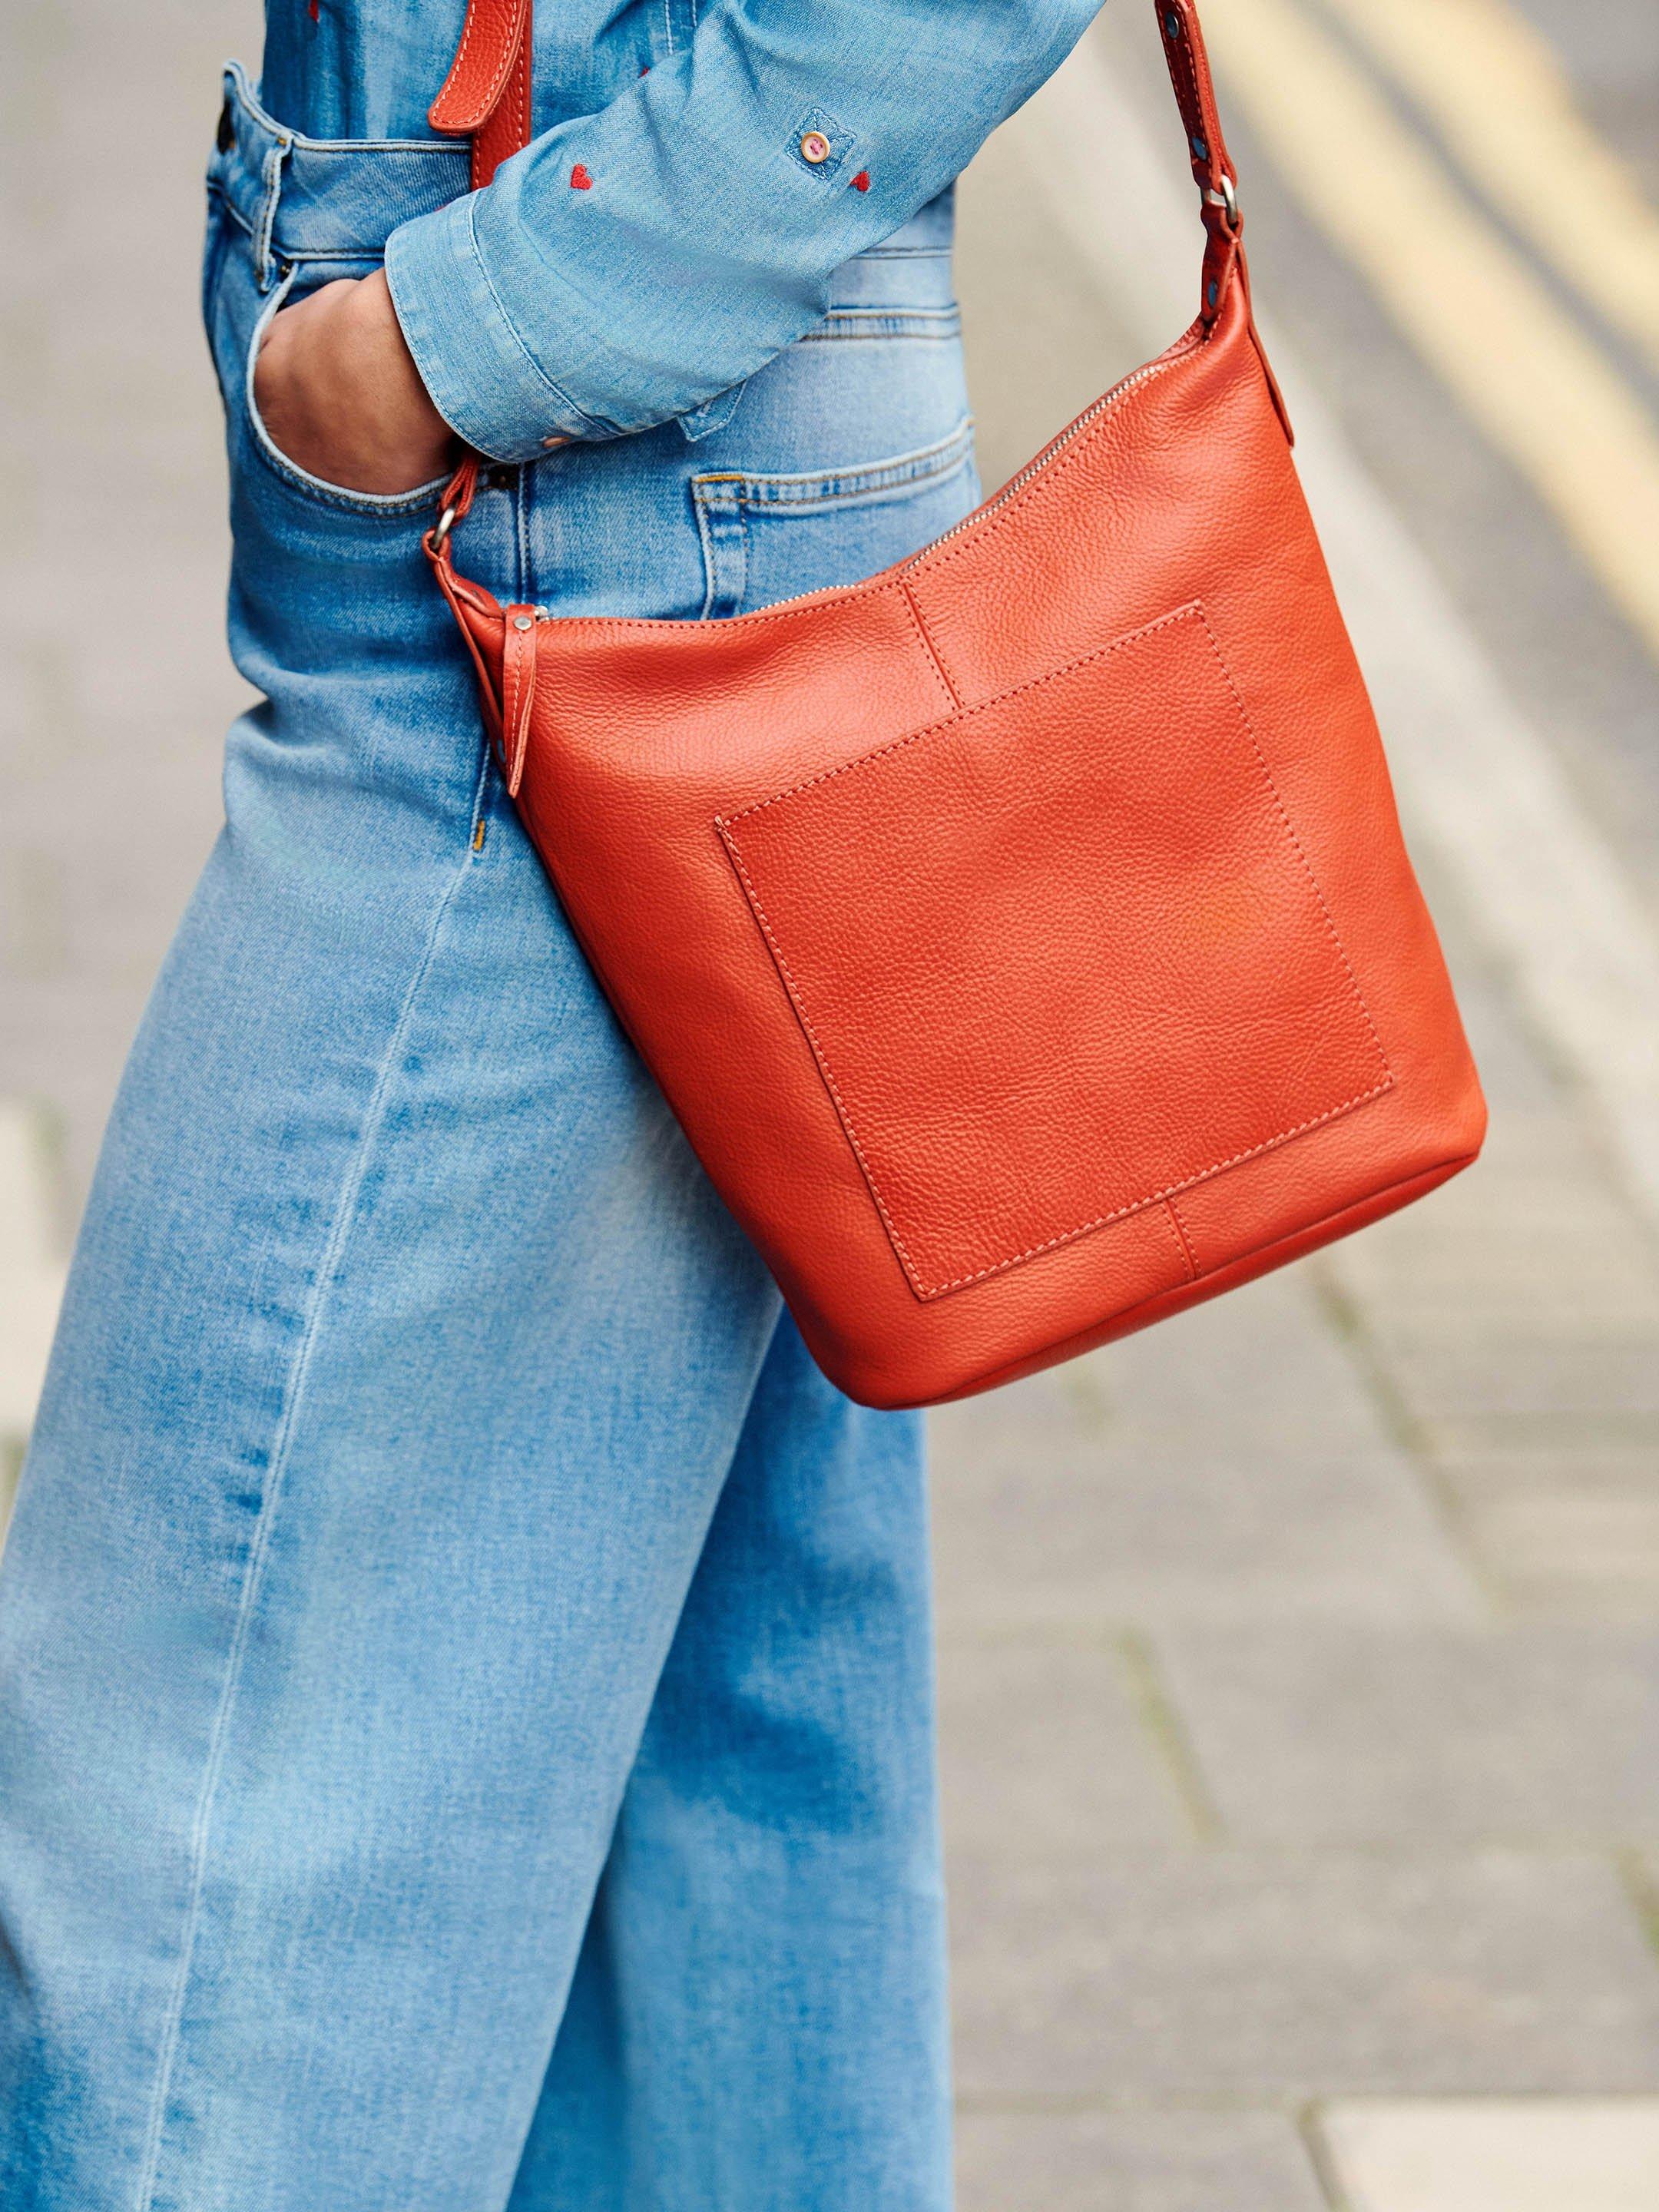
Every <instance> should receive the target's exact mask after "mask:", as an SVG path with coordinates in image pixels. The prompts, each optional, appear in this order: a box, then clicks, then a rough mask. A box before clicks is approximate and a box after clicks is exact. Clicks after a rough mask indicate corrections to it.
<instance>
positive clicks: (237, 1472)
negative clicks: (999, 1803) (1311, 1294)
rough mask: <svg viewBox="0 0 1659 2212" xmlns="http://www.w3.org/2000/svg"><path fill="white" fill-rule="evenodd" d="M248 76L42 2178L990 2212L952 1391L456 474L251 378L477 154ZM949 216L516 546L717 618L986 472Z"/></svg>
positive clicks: (229, 189) (515, 530) (2, 1596)
mask: <svg viewBox="0 0 1659 2212" xmlns="http://www.w3.org/2000/svg"><path fill="white" fill-rule="evenodd" d="M221 136H222V139H223V140H226V141H228V143H225V144H223V145H222V149H221V151H220V154H219V155H218V157H217V159H216V162H215V165H214V170H213V190H212V194H211V222H210V239H209V248H208V254H207V262H206V283H205V301H206V307H207V313H208V320H209V325H210V333H211V337H212V343H213V349H214V354H215V358H216V362H217V364H218V368H219V372H220V376H221V380H222V386H223V388H224V392H225V398H226V403H227V412H228V422H229V445H230V462H231V485H232V507H233V515H234V534H235V556H234V574H233V579H232V584H231V638H232V643H233V647H234V652H235V655H236V658H237V660H238V663H239V665H240V667H241V668H242V669H243V671H245V672H246V675H247V676H248V678H250V679H251V680H252V683H253V684H255V685H256V686H257V687H258V690H259V691H260V692H261V693H262V694H263V699H262V702H261V703H260V704H259V705H258V706H257V707H255V708H253V709H252V711H251V712H250V713H248V714H246V715H245V716H244V717H243V718H242V720H240V722H239V723H238V724H237V726H236V727H235V728H234V731H233V732H232V734H231V738H230V743H229V750H228V759H227V764H226V771H225V811H226V827H225V829H224V833H223V835H222V837H221V839H220V841H219V842H218V845H217V847H216V850H215V852H214V854H213V855H212V858H211V860H210V862H209V864H208V867H207V870H206V872H205V874H204V878H203V879H202V882H201V884H200V886H199V888H198V890H197V893H196V895H195V897H194V899H193V901H192V902H191V907H190V908H189V911H188V913H187V915H186V916H185V921H184V923H183V926H182V927H181V930H180V932H179V938H178V940H177V943H176V944H175V945H174V947H173V951H172V953H171V955H170V957H169V958H168V960H167V965H166V968H165V969H164V971H163V974H162V976H161V981H160V983H159V985H158V987H157V989H156V992H155V998H154V1000H153V1001H152V1004H151V1006H150V1008H149V1012H148V1014H147V1016H146V1018H145V1020H144V1024H143V1029H142V1030H141V1032H140V1035H139V1037H138V1040H137V1045H136V1047H135V1048H134V1051H133V1055H132V1059H131V1065H130V1066H129V1069H128V1072H127V1075H126V1078H125V1083H124V1085H123V1087H122V1090H121V1093H120V1097H119V1100H118V1104H117V1107H116V1109H115V1114H114V1118H113V1120H112V1123H111V1126H110V1129H109V1133H108V1137H107V1139H106V1146H105V1150H104V1155H103V1159H102V1163H101V1164H100V1169H99V1172H98V1176H97V1180H96V1184H95V1188H94V1193H93V1197H92V1201H91V1205H90V1208H89V1211H88V1216H87V1220H86V1225H85V1227H84V1229H83V1231H82V1237H81V1243H80V1249H79V1251H78V1253H77V1255H76V1261H75V1266H74V1269H73V1273H72V1276H71V1279H70V1288H69V1295H68V1300H67V1304H66V1305H65V1309H64V1320H63V1325H62V1328H61V1331H60V1334H59V1337H58V1346H57V1350H56V1352H55V1354H54V1357H53V1361H52V1371H51V1376H50V1378H49V1381H48V1383H47V1388H46V1401H45V1404H44V1407H43V1409H42V1412H41V1414H40V1424H39V1428H38V1431H37V1434H36V1437H35V1441H34V1446H33V1452H32V1455H31V1457H30V1461H29V1463H28V1466H27V1471H26V1474H25V1479H24V1483H23V1486H22V1492H21V1499H20V1503H19V1505H18V1509H17V1515H16V1520H15V1528H14V1532H13V1534H12V1537H11V1541H10V1544H9V1549H8V1551H7V1553H6V1557H5V1561H4V1570H3V1577H0V2203H3V2205H4V2207H5V2212H508V2208H510V2212H832V2208H833V2212H939V2208H940V2207H943V2206H944V2205H945V2204H946V2203H947V2202H948V2197H949V2181H948V2160H947V2152H946V2144H947V2120H946V2091H947V2081H946V2058H945V2023H944V1988H943V1979H944V1977H943V1964H942V1949H943V1947H942V1897H941V1885H940V1878H939V1855H938V1833H937V1827H938V1823H937V1810H936V1798H935V1786H934V1775H933V1723H932V1680H931V1666H932V1662H931V1656H930V1629H929V1616H928V1594H927V1549H926V1528H925V1511H924V1499H923V1486H922V1474H921V1454H920V1432H919V1428H918V1425H917V1423H916V1422H915V1419H914V1418H913V1417H910V1416H903V1415H894V1414H880V1413H869V1412H865V1411H862V1410H860V1408H858V1407H854V1406H853V1405H851V1404H850V1403H849V1402H848V1401H847V1400H845V1399H844V1398H842V1396H840V1395H838V1393H837V1392H836V1391H835V1390H834V1389H831V1388H830V1387H829V1384H828V1383H825V1382H824V1381H823V1379H822V1377H821V1376H819V1375H818V1374H817V1371H816V1370H815V1369H814V1368H813V1366H812V1365H811V1362H810V1361H809V1359H808V1358H806V1356H805V1352H803V1350H802V1347H801V1345H800V1342H799V1338H798V1337H797V1335H796V1334H795V1332H794V1330H793V1327H792V1326H791V1325H790V1323H789V1322H788V1321H787V1318H781V1316H780V1307H779V1302H778V1299H777V1297H776V1294H775V1291H774V1289H773V1287H772V1285H771V1283H770V1281H769V1278H768V1276H767V1275H766V1273H765V1271H764V1270H763V1267H762V1266H761V1264H760V1262H759V1261H758V1260H757V1258H756V1257H755V1255H754V1254H753V1253H752V1251H751V1250H750V1249H749V1247H748V1245H747V1244H746V1243H745V1241H744V1238H743V1237H742V1236H741V1235H740V1234H739V1233H738V1231H737V1229H736V1228H735V1227H734V1225H733V1224H732V1221H731V1220H730V1218H728V1216H727V1215H726V1212H724V1210H723V1208H722V1207H721V1206H720V1202H719V1200H717V1199H716V1198H715V1196H714V1193H713V1191H712V1190H711V1188H710V1187H709V1186H708V1182H706V1181H705V1179H704V1177H703V1176H702V1171H701V1170H700V1169H699V1168H698V1167H697V1165H696V1162H695V1161H694V1160H693V1158H692V1157H691V1155H690V1152H689V1151H688V1149H687V1147H686V1145H685V1143H684V1139H683V1138H682V1137H681V1135H680V1133H679V1131H678V1127H676V1125H675V1123H674V1121H672V1119H671V1116H670V1115H669V1114H668V1112H667V1110H666V1109H665V1106H664V1105H663V1103H662V1101H661V1099H660V1098H659V1096H658V1094H657V1091H655V1089H654V1087H653V1085H652V1083H651V1082H650V1080H649V1079H648V1078H647V1075H646V1074H645V1073H644V1071H643V1070H642V1068H641V1065H640V1063H639V1061H638V1060H636V1059H635V1057H634V1055H633V1054H632V1052H631V1051H630V1049H629V1047H628V1046H627V1044H626V1043H625V1042H623V1038H622V1036H620V1035H619V1033H618V1030H617V1026H616V1024H615V1023H614V1022H613V1020H612V1018H611V1014H610V1012H609V1011H608V1009H607V1007H606V1006H605V1001H604V1000H603V999H602V998H601V997H600V995H599V991H598V990H597V988H596V987H595V986H594V983H593V981H592V977H591V976H590V975H589V974H588V971H587V969H586V967H585V965H584V964H583V962H582V960H581V957H580V955H579V953H578V952H577V951H576V949H575V947H574V944H573V942H572V940H571V938H570V935H569V933H568V930H567V929H566V927H565V925H564V922H563V921H562V917H561V915H560V912H559V909H558V908H557V906H556V903H555V902H554V900H553V898H552V896H551V895H550V891H549V889H548V886H547V884H546V882H545V880H544V878H543V876H542V874H541V872H540V870H539V867H538V864H537V862H536V860H535V858H534V856H533V854H532V852H531V850H530V848H529V847H528V845H527V844H526V841H525V839H524V837H523V836H522V835H521V833H520V829H519V827H518V824H517V822H516V820H515V818H514V816H513V811H512V810H511V807H510V806H509V805H508V804H507V799H506V797H505V795H504V793H503V792H502V790H501V785H500V783H499V781H498V779H497V776H496V774H495V769H494V767H493V765H492V763H491V761H490V759H489V755H488V752H487V749H486V745H485V742H484V739H483V735H482V732H481V728H480V724H479V718H478V714H477V706H476V703H475V700H474V696H473V690H472V679H471V673H470V671H469V668H468V665H467V663H466V660H465V655H464V653H463V650H462V648H461V647H460V645H459V639H458V636H457V634H456V633H455V631H454V629H453V624H452V622H451V618H450V617H449V615H448V614H447V611H446V610H445V608H444V606H443V605H442V603H441V600H440V599H439V597H438V594H437V592H436V591H435V589H434V588H433V586H432V584H431V582H430V581H429V580H428V575H427V574H426V570H425V563H424V562H423V560H422V556H421V553H420V550H419V538H420V533H421V531H422V527H423V526H425V524H426V523H427V521H428V520H429V519H430V516H431V514H432V513H433V508H434V502H433V500H432V498H431V497H430V496H429V495H411V496H410V497H408V498H396V499H377V498H369V497H363V496H358V495H353V494H349V493H344V492H340V491H337V490H335V489H331V488H329V487H328V486H326V485H324V484H321V483H318V482H316V481H315V480H313V479H312V478H309V477H307V476H305V475H304V474H302V473H301V471H298V470H296V469H295V468H294V467H292V466H290V465H289V463H288V462H286V461H285V460H284V459H282V457H281V456H280V455H279V454H278V453H276V451H275V450H274V449H273V448H272V447H271V446H270V443H269V442H268V441H267V440H266V439H265V437H264V434H263V431H262V429H261V428H260V425H259V424H258V422H257V421H256V420H255V419H254V418H253V416H252V414H251V412H250V408H249V402H248V391H247V368H248V364H249V361H250V358H251V355H252V348H253V346H254V344H255V342H256V337H257V332H258V325H259V322H260V319H261V318H263V317H264V316H267V315H269V314H270V313H272V312H273V311H274V310H275V308H276V306H277V305H278V304H279V302H281V301H283V300H284V299H291V298H293V297H294V296H295V294H296V292H299V291H301V290H303V289H306V288H307V287H310V286H313V285H315V284H317V283H319V282H322V281H324V280H325V279H326V278H327V277H330V276H337V275H341V274H350V275H356V274H361V273H362V272H363V271H364V270H367V269H369V268H371V267H372V266H373V265H374V259H375V256H376V254H377V252H378V251H379V249H380V245H381V244H382V243H383V241H384V239H385V237H386V234H387V232H388V230H389V229H390V228H392V226H393V225H395V223H396V222H398V221H400V220H403V219H404V218H405V217H406V216H408V215H409V214H410V213H411V212H413V211H416V210H418V209H420V208H421V207H422V206H426V205H436V204H440V203H441V200H442V199H443V198H444V197H446V196H447V194H448V193H450V192H452V191H454V190H456V189H458V187H459V181H460V180H459V175H458V172H457V167H456V157H455V156H454V155H452V154H451V153H449V152H448V151H447V149H427V150H421V149H401V150H400V149H397V148H392V147H386V148H377V147H372V146H356V147H346V148H341V147H336V148H333V149H328V148H324V147H320V146H313V145H312V144H310V143H307V142H305V141H299V142H293V143H289V144H288V145H287V147H286V149H283V145H282V143H281V141H280V140H279V138H278V137H277V135H276V133H275V131H273V129H272V127H271V126H270V125H269V123H268V122H267V121H266V120H264V119H263V118H261V116H260V115H259V113H258V111H257V108H256V107H255V106H253V105H252V100H251V98H250V97H249V95H247V94H246V91H245V90H244V89H241V88H237V90H236V98H235V100H234V102H233V106H232V108H231V111H230V113H229V118H228V125H227V126H225V127H224V128H223V129H222V133H221ZM462 166H463V167H464V162H463V164H462ZM948 246H949V210H948V207H947V206H945V205H944V204H935V205H934V206H933V208H931V209H929V210H927V211H925V213H924V214H923V216H921V217H918V218H917V220H916V222H915V223H914V224H913V225H911V226H910V227H909V228H908V230H907V231H906V232H904V233H902V234H900V235H899V236H898V237H897V238H896V239H895V240H893V241H892V242H891V244H890V246H889V247H887V248H885V249H884V250H883V251H881V252H877V253H874V254H871V255H867V256H865V257H863V258H860V260H859V261H858V262H857V263H855V264H853V265H852V266H850V267H849V268H848V270H846V271H845V272H844V275H843V276H842V279H840V280H838V283H837V288H836V308H835V312H834V313H833V314H832V316H831V318H830V319H829V323H828V324H826V325H825V326H824V327H823V329H822V330H821V331H817V332H815V333H814V334H813V336H812V337H811V338H809V339H808V340H806V341H804V342H803V343H800V344H799V345H797V346H795V347H794V348H793V349H791V350H790V351H789V352H788V353H787V354H786V355H784V356H781V357H780V358H778V359H777V360H776V361H775V362H773V363H772V364H770V365H769V367H768V368H765V369H764V370H763V371H762V372H761V373H760V374H758V375H757V376H756V377H754V378H753V379H752V380H750V382H749V384H748V385H747V386H746V387H745V388H744V390H742V391H741V392H737V393H732V394H729V395H726V396H725V397H724V398H722V399H721V400H720V401H719V402H716V403H714V405H713V406H712V407H709V408H706V409H704V410H702V412H701V414H700V415H699V416H697V417H694V418H693V419H691V420H690V422H686V423H684V424H682V423H679V422H671V423H668V424H666V425H665V426H664V427H663V428H659V429H658V430H655V431H653V432H650V433H647V434H645V435H641V436H639V437H637V438H634V439H627V440H622V441H617V442H614V443H609V444H606V445H604V446H601V447H592V448H586V449H584V448H580V447H578V448H574V449H571V450H568V451H567V452H564V453H558V454H556V455H553V456H550V458H549V459H547V460H545V461H544V462H541V463H539V464H537V465H534V466H532V467H529V468H526V469H525V470H522V471H520V470H519V469H516V468H514V469H508V470H502V471H495V472H494V473H492V474H491V476H490V477H489V480H488V483H487V486H486V489H484V490H483V494H482V495H481V497H480V499H479V501H478V502H477V507H475V509H474V511H473V513H472V515H471V518H470V519H469V520H468V521H467V522H466V523H465V526H463V529H462V531H461V532H460V534H459V556H460V561H461V564H462V566H463V567H464V568H465V570H466V571H467V572H468V573H469V574H472V575H475V576H477V577H478V578H480V579H481V580H483V581H484V582H486V583H487V584H489V586H491V587H492V588H493V589H494V590H495V591H496V592H499V593H501V595H502V597H504V598H513V599H542V600H545V601H546V602H547V603H548V604H549V605H550V606H552V607H553V608H554V609H555V610H556V611H558V612H560V613H575V612H580V611H604V612H626V613H641V614H650V615H656V616H673V617H692V618H695V617H699V616H710V617H713V616H720V615H728V614H732V613H736V612H738V611H740V610H742V609H744V608H750V607H754V606H757V605H763V604H764V603H765V602H766V601H768V600H769V599H776V598H778V597H780V596H782V595H785V594H787V593H790V592H797V591H804V590H807V589H811V588H813V587H815V586H819V585H823V584H829V583H832V582H836V581H841V580H848V579H851V578H854V577H858V576H860V575H863V574H866V573H867V572H869V571H872V570H874V569H876V568H879V567H881V566H883V565H884V564H885V563H886V562H890V561H891V560H894V559H896V557H898V556H901V555H902V554H904V553H906V552H908V550H911V549H912V548H914V547H915V546H917V545H919V544H921V543H922V542H923V541H925V540H926V539H927V538H930V537H932V536H933V535H935V534H936V533H937V532H939V531H940V530H942V529H944V528H945V527H946V526H948V525H950V524H951V522H953V521H954V520H956V519H957V517H958V516H959V515H960V514H962V513H963V512H965V511H966V509H967V508H968V507H969V505H970V504H971V503H972V501H973V500H974V499H975V496H976V492H975V482H974V475H973V465H972V459H971V455H970V450H969V435H968V431H967V428H966V424H965V408H964V400H963V383H962V374H961V365H960V360H959V356H958V349H957V343H956V322H955V312H954V308H953V307H952V305H951V286H950V273H949V258H948ZM112 635H113V638H114V643H113V646H112V649H113V650H116V651H118V650H119V637H118V631H117V632H115V633H113V634H112ZM721 1048H722V1046H721V1040H720V1037H718V1036H711V1037H710V1038H709V1040H708V1049H709V1051H710V1052H711V1053H719V1052H720V1050H721ZM733 1075H734V1078H735V1079H738V1080H740V1079H741V1070H734V1071H733Z"/></svg>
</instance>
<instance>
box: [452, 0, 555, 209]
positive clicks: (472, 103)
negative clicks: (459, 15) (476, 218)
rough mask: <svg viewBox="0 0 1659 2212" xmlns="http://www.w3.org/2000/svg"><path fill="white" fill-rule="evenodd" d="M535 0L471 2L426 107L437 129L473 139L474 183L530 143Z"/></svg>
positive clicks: (477, 186) (485, 180)
mask: <svg viewBox="0 0 1659 2212" xmlns="http://www.w3.org/2000/svg"><path fill="white" fill-rule="evenodd" d="M534 12H535V11H534V4H533V0H467V9H466V21H465V22H464V23H463V24H462V26H461V42H460V44H459V46H457V47H456V49H455V58H454V60H453V62H452V63H451V64H450V65H449V75H448V76H447V77H446V78H445V79H444V82H443V88H442V90H441V92H440V93H439V94H438V97H437V98H436V99H435V100H434V101H433V103H432V105H431V106H430V107H429V108H428V110H427V121H428V123H429V124H430V125H432V127H433V129H434V130H435V131H442V132H443V133H444V134H445V135H446V136H447V137H452V138H463V137H470V138H471V141H472V187H473V190H474V191H477V190H479V189H480V188H481V187H482V186H483V185H487V184H488V183H489V180H490V179H491V178H492V177H493V176H494V175H495V172H496V170H497V169H498V168H500V167H501V163H502V162H503V161H506V160H507V157H508V156H509V155H513V154H516V153H517V152H518V150H519V149H520V146H527V145H528V144H529V143H530V120H531V117H530V86H531V65H532V50H533V46H534V21H533V17H534Z"/></svg>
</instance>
